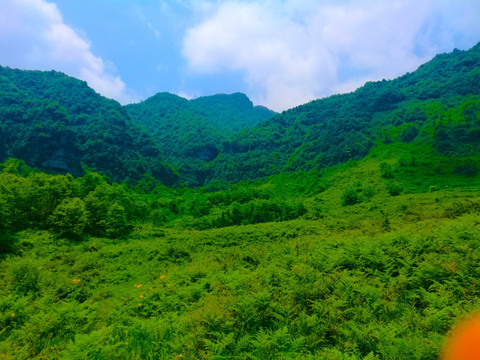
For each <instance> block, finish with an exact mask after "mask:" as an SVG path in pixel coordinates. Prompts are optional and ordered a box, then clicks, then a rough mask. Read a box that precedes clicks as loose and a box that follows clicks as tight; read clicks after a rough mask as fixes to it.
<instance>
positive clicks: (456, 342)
mask: <svg viewBox="0 0 480 360" xmlns="http://www.w3.org/2000/svg"><path fill="white" fill-rule="evenodd" d="M440 359H441V360H480V313H476V314H474V315H471V316H469V317H467V318H465V319H463V320H462V321H460V322H459V323H458V324H457V325H455V326H454V327H453V329H452V331H451V333H450V336H449V338H448V340H447V342H446V343H445V346H444V349H443V352H442V354H441V356H440Z"/></svg>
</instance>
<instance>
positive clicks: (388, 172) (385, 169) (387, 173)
mask: <svg viewBox="0 0 480 360" xmlns="http://www.w3.org/2000/svg"><path fill="white" fill-rule="evenodd" d="M380 173H381V174H382V178H384V179H393V178H394V177H395V176H394V175H393V168H392V165H390V164H389V163H386V162H382V163H381V164H380Z"/></svg>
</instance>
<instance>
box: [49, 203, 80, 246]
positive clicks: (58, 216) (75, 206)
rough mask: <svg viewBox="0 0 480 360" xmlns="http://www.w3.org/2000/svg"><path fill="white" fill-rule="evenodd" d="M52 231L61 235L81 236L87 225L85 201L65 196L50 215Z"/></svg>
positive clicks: (69, 236) (68, 236)
mask: <svg viewBox="0 0 480 360" xmlns="http://www.w3.org/2000/svg"><path fill="white" fill-rule="evenodd" d="M50 223H51V224H52V231H53V232H55V233H56V234H57V235H58V236H60V237H67V238H80V237H81V234H82V233H83V231H84V230H85V227H86V225H87V212H86V209H85V202H84V201H83V200H82V199H80V198H78V197H76V198H65V199H63V200H62V202H61V203H60V204H59V205H58V206H57V207H56V208H55V211H54V212H53V214H52V215H51V217H50Z"/></svg>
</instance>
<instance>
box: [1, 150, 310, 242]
mask: <svg viewBox="0 0 480 360" xmlns="http://www.w3.org/2000/svg"><path fill="white" fill-rule="evenodd" d="M0 170H1V172H0V231H1V232H2V237H3V238H4V243H3V245H2V246H3V247H4V248H5V247H8V243H9V242H11V238H9V235H12V234H13V233H15V232H17V231H20V230H24V229H26V228H33V229H48V230H50V231H52V232H53V233H54V234H56V235H57V236H59V237H63V238H71V239H76V240H81V239H82V238H83V237H85V236H89V235H92V236H107V237H111V238H119V237H124V236H126V235H128V233H129V232H130V231H131V230H132V228H133V227H134V226H135V225H136V224H143V223H152V224H155V225H164V226H170V225H172V226H181V227H184V228H193V229H207V228H216V227H224V226H230V225H245V224H253V223H262V222H270V221H283V220H289V219H294V218H298V217H300V216H302V215H304V214H305V212H306V209H305V207H304V205H303V204H302V203H301V202H298V201H295V200H291V199H281V198H279V197H278V196H272V194H271V193H270V192H268V191H260V190H258V189H255V188H253V187H249V185H248V184H240V185H236V186H234V187H232V188H231V189H226V190H217V191H208V190H206V189H197V190H195V189H188V188H177V189H173V188H168V187H166V186H164V185H162V184H161V183H159V182H158V181H156V180H155V179H154V178H153V177H152V176H149V175H145V176H144V179H143V180H141V181H139V182H138V183H137V185H136V186H135V187H132V186H129V185H127V184H125V183H122V184H120V183H115V182H114V183H109V182H108V181H107V178H106V177H105V176H102V175H101V174H99V173H96V172H93V171H90V170H88V169H86V173H85V175H84V176H82V177H77V178H74V177H73V176H72V175H70V174H67V175H49V174H45V173H42V172H38V171H35V170H33V169H32V168H30V167H28V166H27V165H26V164H25V163H24V162H23V161H21V160H16V159H9V160H8V161H6V162H5V163H4V164H0ZM7 238H8V239H7ZM5 239H7V240H5Z"/></svg>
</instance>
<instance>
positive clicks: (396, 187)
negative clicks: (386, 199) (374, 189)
mask: <svg viewBox="0 0 480 360" xmlns="http://www.w3.org/2000/svg"><path fill="white" fill-rule="evenodd" d="M385 187H386V188H387V191H388V193H389V194H390V195H391V196H397V195H400V194H401V193H402V191H403V186H402V184H401V183H400V182H398V181H396V180H389V181H387V182H386V184H385Z"/></svg>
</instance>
